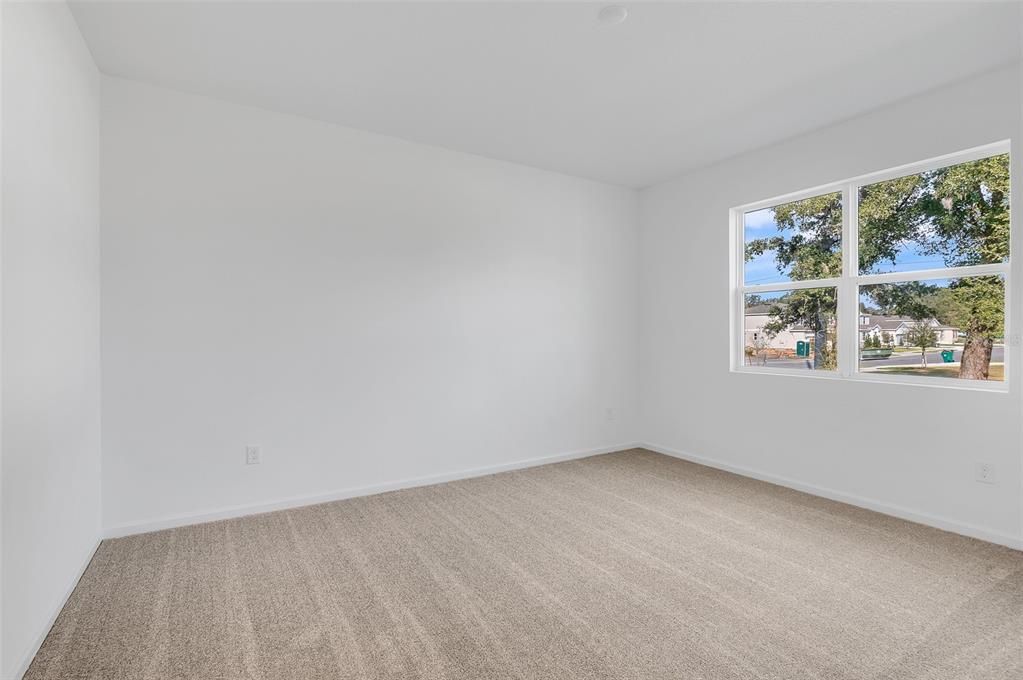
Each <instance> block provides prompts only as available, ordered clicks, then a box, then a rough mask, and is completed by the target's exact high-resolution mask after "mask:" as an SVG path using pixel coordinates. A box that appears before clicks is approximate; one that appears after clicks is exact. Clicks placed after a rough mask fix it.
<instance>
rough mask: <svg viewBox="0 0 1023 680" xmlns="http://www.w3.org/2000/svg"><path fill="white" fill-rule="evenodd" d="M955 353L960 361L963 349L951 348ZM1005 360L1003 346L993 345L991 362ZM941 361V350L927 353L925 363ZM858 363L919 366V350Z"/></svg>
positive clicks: (998, 362) (863, 364)
mask: <svg viewBox="0 0 1023 680" xmlns="http://www.w3.org/2000/svg"><path fill="white" fill-rule="evenodd" d="M953 352H954V353H955V354H954V356H955V361H957V362H958V361H961V360H962V358H963V351H962V350H961V349H956V350H953ZM1003 361H1005V348H1004V347H995V348H994V349H993V350H992V351H991V362H992V363H995V364H1000V363H1002V362H1003ZM940 363H942V361H941V350H935V351H934V352H928V353H927V365H928V366H930V365H931V364H940ZM860 365H861V366H862V367H863V368H876V367H879V366H919V365H920V352H914V353H912V354H899V355H892V356H890V357H888V358H887V359H867V360H865V361H861V362H860Z"/></svg>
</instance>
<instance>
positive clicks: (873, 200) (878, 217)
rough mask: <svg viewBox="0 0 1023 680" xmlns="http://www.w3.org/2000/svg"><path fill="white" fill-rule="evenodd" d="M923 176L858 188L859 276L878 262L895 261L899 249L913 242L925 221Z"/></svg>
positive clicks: (912, 176) (924, 184) (924, 181)
mask: <svg viewBox="0 0 1023 680" xmlns="http://www.w3.org/2000/svg"><path fill="white" fill-rule="evenodd" d="M925 187H926V180H925V178H924V177H923V176H922V175H910V176H909V177H900V178H898V179H893V180H889V181H887V182H878V183H877V184H870V185H867V186H864V187H860V191H859V217H860V224H859V230H860V238H859V260H860V263H859V264H860V273H863V274H866V273H868V272H870V271H871V270H872V269H873V268H874V267H875V266H876V265H877V264H878V263H879V262H892V263H894V262H895V258H896V256H897V254H898V252H899V248H900V246H901V245H902V244H903V243H905V242H906V241H911V240H914V238H915V236H916V234H917V230H918V229H919V227H920V225H921V224H922V222H923V219H924V213H923V210H922V208H921V205H920V200H921V198H922V197H923V196H924V195H925Z"/></svg>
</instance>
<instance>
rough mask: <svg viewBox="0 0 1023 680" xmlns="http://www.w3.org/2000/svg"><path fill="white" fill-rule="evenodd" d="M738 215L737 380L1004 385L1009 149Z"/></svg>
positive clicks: (994, 148) (929, 164)
mask: <svg viewBox="0 0 1023 680" xmlns="http://www.w3.org/2000/svg"><path fill="white" fill-rule="evenodd" d="M732 216H733V224H734V229H735V231H734V234H735V238H734V241H733V242H734V243H735V246H736V247H735V262H736V276H735V288H736V294H735V296H734V298H733V299H734V302H733V304H734V305H735V308H736V309H735V314H734V316H733V318H734V319H735V322H734V328H735V332H734V335H733V337H734V338H735V341H734V342H735V343H736V344H737V350H736V351H735V352H733V362H734V364H733V367H734V368H736V369H737V370H750V371H767V372H804V373H806V372H810V373H815V374H818V375H831V376H840V377H847V378H858V379H869V380H900V381H903V382H906V381H908V382H919V383H925V384H927V383H929V384H936V383H942V382H943V383H944V384H960V385H975V386H976V385H980V384H983V385H984V386H985V387H988V388H998V387H1000V386H1004V383H1005V381H1006V380H1007V377H1008V375H1007V373H1006V361H1007V356H1006V355H1007V352H1006V347H1005V337H1006V327H1007V323H1008V318H1007V314H1006V290H1007V289H1008V286H1009V232H1010V219H1009V148H1008V143H1007V142H1006V143H1000V144H995V145H990V146H987V147H983V148H980V149H975V150H972V151H967V152H963V153H959V154H953V155H950V156H946V157H943V158H941V159H936V160H933V161H925V162H922V163H917V164H914V165H912V166H905V167H903V168H901V169H898V170H894V171H888V172H883V173H877V174H875V175H870V176H867V177H861V178H857V179H854V180H850V181H847V182H842V183H839V184H836V185H834V186H830V187H827V188H825V189H823V190H816V191H810V192H803V193H801V194H793V195H792V196H791V197H787V198H786V199H783V200H775V201H764V202H761V203H759V204H754V205H751V206H746V207H742V208H736V209H734V210H733V211H732ZM966 381H974V382H966ZM975 381H984V382H983V383H978V382H975Z"/></svg>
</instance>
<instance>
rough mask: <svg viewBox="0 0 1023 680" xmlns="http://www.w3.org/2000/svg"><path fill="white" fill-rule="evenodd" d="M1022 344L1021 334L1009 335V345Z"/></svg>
mask: <svg viewBox="0 0 1023 680" xmlns="http://www.w3.org/2000/svg"><path fill="white" fill-rule="evenodd" d="M1021 344H1023V334H1020V333H1013V334H1012V335H1010V336H1009V347H1019V346H1020V345H1021Z"/></svg>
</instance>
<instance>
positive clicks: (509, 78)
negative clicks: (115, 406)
mask: <svg viewBox="0 0 1023 680" xmlns="http://www.w3.org/2000/svg"><path fill="white" fill-rule="evenodd" d="M604 4H606V3H597V4H591V3H586V2H565V3H554V2H520V3H510V2H506V3H482V2H446V3H432V2H410V3H397V2H366V3H342V2H333V3H331V2H292V1H285V0H278V1H276V2H209V1H207V2H136V3H129V2H122V1H115V2H106V1H104V2H75V3H74V4H73V6H72V9H73V11H74V14H75V16H76V18H77V19H78V23H79V25H80V26H81V29H82V32H83V34H84V35H85V38H86V41H87V42H88V44H89V46H90V48H91V49H92V53H93V55H94V56H95V58H96V61H97V63H98V65H99V67H100V69H101V70H103V71H104V72H105V73H108V74H111V75H116V76H123V77H127V78H132V79H136V80H141V81H146V82H151V83H155V84H159V85H166V86H169V87H173V88H175V89H179V90H184V91H188V92H195V93H198V94H206V95H210V96H214V97H219V98H222V99H226V100H230V101H235V102H239V103H244V104H251V105H255V106H260V107H264V108H267V109H273V110H277V111H283V112H287V113H294V114H299V115H303V116H307V117H310V118H316V119H320V120H325V121H331V122H336V123H339V124H343V125H347V126H351V127H355V128H361V129H364V130H370V131H374V132H379V133H383V134H387V135H393V136H396V137H401V138H404V139H408V140H413V141H416V142H422V143H426V144H433V145H438V146H442V147H447V148H450V149H456V150H460V151H467V152H471V153H476V154H480V155H483V156H489V157H492V158H498V159H503V160H508V161H514V162H518V163H523V164H526V165H531V166H535V167H540V168H546V169H550V170H556V171H560V172H565V173H569V174H573V175H579V176H582V177H590V178H594V179H598V180H603V181H606V182H612V183H616V184H624V185H629V186H646V185H649V184H651V183H655V182H657V181H660V180H663V179H666V178H668V177H670V176H672V175H675V174H678V173H680V172H683V171H686V170H690V169H693V168H696V167H699V166H702V165H706V164H709V163H712V162H714V161H717V160H720V159H722V158H725V157H728V156H731V155H734V154H736V153H739V152H741V151H744V150H748V149H752V148H755V147H759V146H763V145H766V144H769V143H771V142H775V141H778V140H781V139H784V138H786V137H790V136H792V135H795V134H799V133H801V132H805V131H807V130H810V129H814V128H817V127H821V126H823V125H827V124H829V123H833V122H836V121H838V120H841V119H844V118H848V117H850V116H853V115H856V114H858V113H862V112H864V111H867V110H869V109H872V108H876V107H878V106H880V105H883V104H885V103H888V102H891V101H894V100H896V99H901V98H903V97H906V96H908V95H912V94H915V93H918V92H922V91H924V90H927V89H931V88H933V87H936V86H938V85H941V84H944V83H947V82H950V81H953V80H956V79H959V78H962V77H965V76H968V75H971V74H973V73H977V72H979V71H983V70H987V69H990V68H993V67H995V66H998V65H1000V64H1004V63H1007V62H1009V61H1011V60H1014V59H1019V56H1020V55H1019V48H1020V46H1019V30H1020V17H1019V6H1018V5H1017V4H1016V3H984V2H963V3H956V2H910V3H881V2H858V3H854V2H845V3H817V2H815V3H762V2H754V3H725V2H713V3H711V2H708V3H665V2H655V3H641V2H624V3H622V4H624V5H625V6H627V7H628V8H629V10H630V16H629V19H628V21H626V22H625V23H623V24H621V25H617V26H608V25H604V24H601V23H599V22H598V21H597V18H596V17H597V13H598V10H599V8H600V7H601V6H603V5H604Z"/></svg>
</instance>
